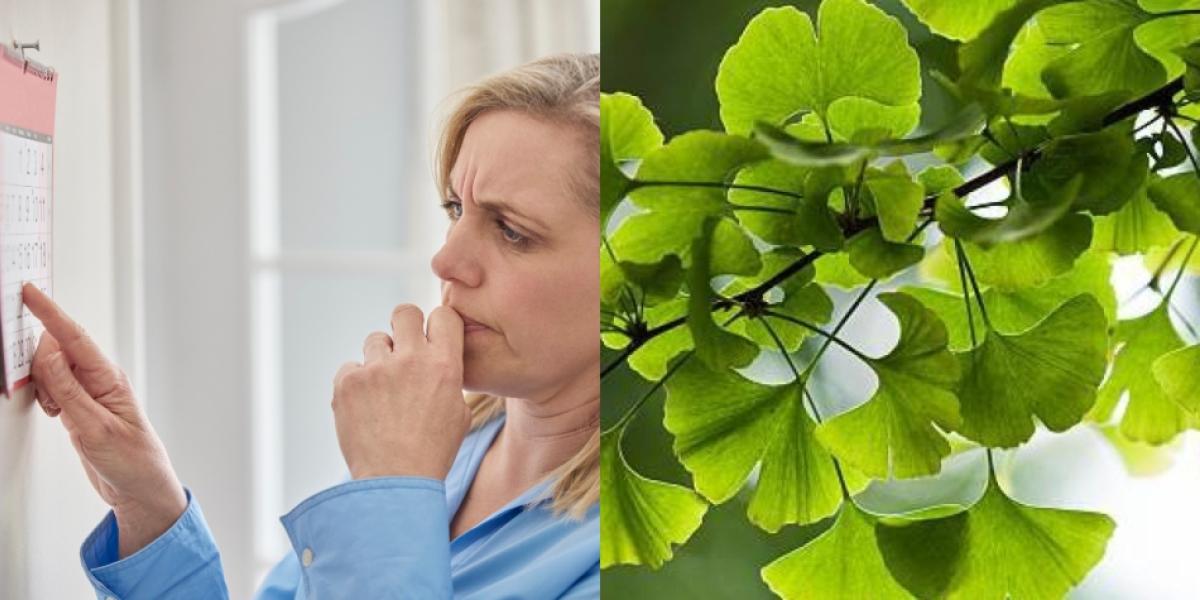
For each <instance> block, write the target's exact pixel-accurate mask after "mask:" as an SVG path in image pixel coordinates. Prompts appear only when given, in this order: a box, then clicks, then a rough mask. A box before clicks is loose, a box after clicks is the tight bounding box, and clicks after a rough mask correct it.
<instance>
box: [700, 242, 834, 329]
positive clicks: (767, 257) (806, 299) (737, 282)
mask: <svg viewBox="0 0 1200 600" xmlns="http://www.w3.org/2000/svg"><path fill="white" fill-rule="evenodd" d="M804 255H805V254H804V252H802V251H801V250H798V249H795V248H774V249H772V250H771V251H770V252H767V253H766V254H764V255H763V268H762V270H761V271H759V273H758V274H757V275H754V276H750V277H738V278H735V279H734V280H733V281H731V282H730V283H729V284H728V285H726V286H725V287H724V288H722V289H721V295H722V296H725V297H726V298H731V297H733V296H736V295H738V294H740V293H742V292H745V291H747V290H750V289H753V288H755V287H758V285H759V284H761V283H764V282H766V281H767V280H768V279H770V278H772V277H774V276H775V275H777V274H779V273H780V272H781V271H783V270H784V269H786V268H788V267H790V266H791V265H792V264H793V263H795V262H796V261H798V260H800V259H801V258H803V257H804ZM813 274H814V268H813V266H812V265H808V266H807V267H805V268H804V269H802V270H801V271H799V272H798V273H795V274H793V275H792V276H791V277H789V278H788V279H787V280H786V281H785V282H784V283H783V284H781V285H779V286H776V287H775V288H773V289H772V290H769V291H768V294H767V295H766V297H765V298H764V301H765V302H766V308H767V309H769V310H771V311H772V312H776V313H782V314H785V315H787V316H789V317H792V318H795V319H799V320H801V321H804V322H806V323H809V324H813V325H820V324H824V323H827V322H828V321H829V319H830V317H831V316H832V314H833V301H832V300H830V299H829V295H828V294H826V293H825V290H823V289H822V288H821V286H820V285H818V284H816V283H812V278H813ZM774 292H779V293H780V294H782V296H783V300H782V301H780V300H778V299H776V300H772V297H773V293H774ZM776 297H777V296H776ZM726 329H728V330H729V331H732V332H733V333H736V334H738V335H740V336H742V337H746V338H749V339H752V340H754V341H755V342H757V343H758V345H759V346H761V347H764V348H775V347H776V344H775V340H774V339H773V338H772V337H771V334H770V333H769V332H768V331H767V330H766V328H765V327H764V326H763V323H762V318H752V319H749V318H748V319H738V320H737V321H734V322H732V323H730V324H729V325H728V326H727V327H726ZM771 330H772V331H774V332H775V335H777V336H779V339H780V341H781V342H782V343H783V346H784V348H786V349H787V351H788V352H795V351H797V350H799V349H800V346H801V345H802V344H803V343H804V340H805V339H807V338H808V336H809V335H810V334H811V332H810V331H809V330H808V329H805V328H804V327H803V326H800V325H796V324H794V323H792V322H790V321H786V320H783V319H774V320H773V322H772V324H771Z"/></svg>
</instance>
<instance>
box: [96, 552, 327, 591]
mask: <svg viewBox="0 0 1200 600" xmlns="http://www.w3.org/2000/svg"><path fill="white" fill-rule="evenodd" d="M312 558H313V557H312V548H305V549H304V552H301V553H300V562H301V563H302V564H303V565H304V566H306V567H307V566H309V565H311V564H312ZM110 600H111V599H110Z"/></svg>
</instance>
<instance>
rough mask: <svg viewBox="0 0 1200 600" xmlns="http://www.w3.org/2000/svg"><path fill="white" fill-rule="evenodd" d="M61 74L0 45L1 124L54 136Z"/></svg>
mask: <svg viewBox="0 0 1200 600" xmlns="http://www.w3.org/2000/svg"><path fill="white" fill-rule="evenodd" d="M57 87H58V74H57V73H55V72H54V71H52V70H50V69H47V68H46V67H43V66H41V65H38V64H37V63H34V62H33V61H30V62H28V63H27V62H25V61H24V60H23V59H22V58H21V53H20V52H18V51H16V50H14V49H12V48H10V47H8V46H2V45H0V90H2V91H3V93H0V123H5V124H8V125H12V126H14V127H20V128H22V129H28V130H31V131H34V132H37V133H41V134H45V135H49V136H53V135H54V95H55V92H56V89H57Z"/></svg>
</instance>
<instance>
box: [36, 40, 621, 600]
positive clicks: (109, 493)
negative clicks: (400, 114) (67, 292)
mask: <svg viewBox="0 0 1200 600" xmlns="http://www.w3.org/2000/svg"><path fill="white" fill-rule="evenodd" d="M599 76H600V59H599V56H597V55H561V56H555V57H551V58H548V59H544V60H541V61H538V62H534V63H531V64H529V65H526V66H524V67H521V68H518V69H516V70H514V71H511V72H508V73H505V74H502V75H499V76H497V77H494V78H491V79H488V80H485V81H484V82H482V83H481V84H479V85H478V86H475V87H474V88H472V89H471V90H469V93H468V94H467V96H466V97H465V98H464V99H463V100H462V102H461V104H460V105H459V107H458V108H457V109H456V110H455V111H454V112H453V114H452V115H451V117H450V118H449V120H448V123H447V126H446V127H445V130H444V132H443V136H442V141H441V144H440V145H439V160H438V163H439V165H438V166H439V168H438V183H439V184H440V187H441V189H443V190H445V192H444V196H445V197H444V198H442V203H443V206H444V207H445V209H446V211H447V215H448V217H449V221H450V223H449V224H448V232H447V235H446V242H445V245H444V246H443V247H442V248H441V250H440V251H439V252H438V253H437V255H436V256H435V257H434V259H433V261H432V265H431V266H432V269H433V271H434V273H435V274H436V275H437V277H438V278H440V279H441V281H442V306H439V307H437V308H435V309H434V310H433V311H432V312H431V313H430V315H429V320H428V321H429V322H428V326H427V327H426V326H425V323H424V321H425V318H424V315H423V314H422V312H421V310H420V309H419V308H417V307H415V306H413V305H410V304H404V305H400V306H398V307H397V308H396V309H395V310H394V311H393V313H392V315H391V328H390V331H388V332H375V333H372V334H371V335H369V336H367V338H366V340H365V342H364V344H363V361H362V362H361V363H359V362H350V363H347V364H345V365H343V366H342V368H341V369H340V370H339V371H338V372H337V374H336V376H335V377H334V385H333V401H332V407H333V413H334V415H333V416H334V421H335V425H336V429H337V435H338V442H339V445H340V447H341V451H342V454H343V456H344V458H345V460H346V464H347V466H348V467H349V471H350V477H351V479H350V480H349V481H347V482H344V483H341V484H339V485H335V486H333V487H331V488H329V489H327V490H325V491H322V492H320V493H318V494H316V495H314V496H312V497H310V498H308V499H306V500H305V501H303V502H301V503H300V504H299V505H298V506H296V507H295V508H294V509H293V510H292V511H291V512H289V513H288V514H287V515H284V516H283V517H282V518H281V519H280V520H281V522H282V523H283V525H284V527H285V529H286V530H287V533H288V536H289V538H290V540H291V543H292V546H293V552H292V553H290V554H289V555H288V556H287V557H286V558H285V559H284V560H283V561H282V562H280V563H279V564H278V565H277V566H276V567H275V568H274V569H272V571H271V572H270V574H269V575H268V576H267V579H266V581H265V582H264V584H263V586H262V587H261V589H260V590H259V592H258V596H257V597H258V598H261V599H279V598H309V599H315V598H431V599H433V598H449V597H451V596H453V597H464V598H466V597H471V598H475V597H478V598H557V597H567V598H595V597H599V591H600V567H599V543H600V533H599V525H598V520H599V487H600V482H599V430H598V422H599V399H600V383H599V381H600V378H599V371H600V366H599V361H600V355H599V353H600V349H599V344H598V343H597V339H598V330H597V323H598V322H599V304H598V301H597V298H598V297H599V262H598V260H597V249H598V248H599V244H600V240H599V234H600V232H599V166H598V165H599V160H598V148H599V123H600V120H599V116H600V111H599ZM23 296H24V300H25V303H26V305H27V306H28V307H29V309H30V311H32V312H33V314H34V315H36V316H37V317H38V318H39V319H41V320H42V322H43V323H44V324H45V326H46V334H45V335H43V337H42V339H41V341H40V343H39V345H38V348H37V351H36V354H35V356H34V361H33V379H34V382H35V384H36V390H37V391H36V394H37V398H38V401H39V402H40V403H41V405H42V408H43V410H45V411H46V412H47V414H49V415H50V416H52V417H53V416H58V415H61V416H62V422H63V425H64V426H65V427H66V428H67V430H68V431H69V432H70V438H71V441H72V442H73V444H74V445H75V449H76V451H77V452H78V454H79V456H80V458H81V460H82V462H83V465H84V469H85V470H86V472H87V475H88V477H89V478H90V479H91V482H92V485H93V486H94V487H95V488H96V491H97V492H98V493H99V494H100V496H101V498H103V499H104V501H105V502H107V503H108V504H109V505H110V506H111V507H112V511H111V512H110V513H109V514H108V516H107V517H106V518H105V519H104V520H103V521H102V522H101V524H100V525H99V526H98V527H97V528H96V530H95V531H93V532H92V534H91V535H90V536H89V537H88V538H87V540H86V541H85V542H84V544H83V547H82V548H81V560H82V562H83V565H84V567H85V569H86V570H87V575H88V577H89V578H90V579H91V582H92V584H93V586H94V587H95V588H96V592H97V594H98V595H99V597H100V598H106V597H111V598H114V599H121V600H131V599H135V598H221V597H227V596H228V592H227V590H226V586H225V583H224V579H223V574H222V570H221V563H220V558H219V554H218V551H217V548H216V545H215V543H214V542H213V539H212V537H211V535H210V533H209V531H208V527H207V525H206V524H205V522H204V517H203V514H202V513H201V511H200V505H199V502H198V500H197V499H196V498H194V497H192V495H191V493H190V491H189V490H188V489H186V488H185V487H183V486H182V485H181V484H180V482H179V480H178V479H177V478H176V475H175V472H174V470H173V468H172V466H171V463H170V460H169V459H168V457H167V454H166V451H165V449H164V448H163V445H162V443H161V442H160V441H159V439H158V437H157V435H156V434H155V433H154V430H153V428H152V427H151V425H150V423H149V422H148V421H147V419H146V417H145V415H144V414H143V412H142V410H141V407H140V406H139V404H138V403H137V401H136V400H135V398H134V394H133V392H132V390H131V389H130V386H129V382H128V380H127V379H126V377H125V375H124V374H123V373H122V372H121V370H120V369H119V368H118V367H117V366H116V365H114V364H112V363H111V362H109V361H108V360H107V359H106V358H105V357H104V355H103V354H102V353H101V352H100V350H99V349H98V348H97V346H96V345H95V343H93V342H92V341H91V340H89V339H88V337H87V335H86V334H85V333H84V331H83V329H82V328H81V327H80V326H79V325H77V324H75V323H74V322H73V321H72V320H71V319H70V318H69V317H68V316H67V315H66V314H65V313H64V312H63V311H62V310H61V309H60V308H59V307H58V306H57V305H56V304H55V303H54V302H53V301H52V300H51V299H50V298H48V297H47V296H45V295H43V294H42V293H41V292H40V291H39V290H38V289H37V288H36V287H33V286H32V285H27V286H26V287H25V289H24V290H23ZM426 329H427V331H426ZM464 390H467V391H470V392H473V393H471V394H468V395H467V396H466V397H465V398H464V394H463V391H464Z"/></svg>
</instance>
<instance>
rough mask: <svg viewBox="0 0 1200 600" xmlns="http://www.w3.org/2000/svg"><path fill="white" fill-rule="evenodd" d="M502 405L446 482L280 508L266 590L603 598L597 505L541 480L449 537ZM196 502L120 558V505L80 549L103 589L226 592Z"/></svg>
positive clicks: (291, 594) (341, 491)
mask: <svg viewBox="0 0 1200 600" xmlns="http://www.w3.org/2000/svg"><path fill="white" fill-rule="evenodd" d="M503 422H504V417H503V416H501V417H499V418H497V419H495V420H493V421H491V422H490V423H487V424H485V425H484V426H482V427H480V428H479V429H476V430H475V431H473V432H471V433H470V434H468V435H467V437H466V439H465V440H464V441H463V444H462V446H461V447H460V448H459V451H458V455H457V457H456V458H455V460H454V465H453V467H452V468H451V469H450V472H449V474H448V475H447V476H446V480H445V482H443V481H440V480H437V479H429V478H425V477H379V478H373V479H363V480H358V481H349V482H346V483H342V484H339V485H336V486H334V487H331V488H329V489H327V490H325V491H322V492H319V493H317V494H316V495H314V496H312V497H310V498H308V499H306V500H304V501H303V502H301V503H300V504H299V505H297V506H296V508H294V509H292V511H291V512H289V513H288V514H286V515H284V516H283V517H281V518H280V521H281V522H282V523H283V526H284V528H285V529H286V530H287V534H288V537H289V538H290V540H291V544H292V552H290V553H289V554H288V555H287V556H286V557H284V559H283V560H282V561H280V563H279V564H277V565H276V566H275V567H274V568H273V569H272V570H271V572H270V573H269V574H268V575H267V578H266V580H265V581H264V582H263V585H262V587H261V588H260V589H259V591H258V594H257V595H256V596H255V597H256V598H257V599H258V600H283V599H289V600H300V599H307V600H319V599H334V598H420V599H423V600H424V599H428V600H436V599H441V598H451V597H454V598H489V599H493V598H531V599H533V598H570V599H581V598H599V597H600V525H599V519H600V506H599V504H598V503H597V504H594V505H593V506H592V507H591V508H590V509H589V510H588V512H587V514H586V515H585V517H584V519H583V520H582V521H577V520H573V519H569V518H567V517H562V516H559V517H556V516H554V514H553V513H552V512H551V509H550V499H549V498H548V497H543V494H542V492H543V491H545V488H546V487H547V486H549V485H550V482H549V481H544V482H542V483H540V484H538V485H535V486H533V487H532V488H530V489H529V490H527V491H526V492H525V493H523V494H521V495H520V496H519V497H517V498H516V499H514V500H512V501H511V502H509V503H508V504H506V505H505V506H504V507H503V508H501V509H500V510H498V511H496V512H495V513H493V514H492V515H491V516H489V517H488V518H487V519H485V520H483V521H482V522H480V523H479V524H477V525H475V526H474V527H472V528H471V529H470V530H469V531H467V532H465V533H463V534H462V535H460V536H458V537H457V538H455V539H454V540H453V541H451V540H450V539H449V538H450V533H449V531H450V528H449V523H450V516H451V515H453V514H455V513H456V512H458V507H459V505H461V504H462V500H463V497H464V496H465V495H466V493H467V489H468V488H469V487H470V483H471V481H472V480H473V479H474V478H475V472H476V471H477V470H478V468H479V463H480V462H481V461H482V460H483V455H484V452H485V451H486V450H487V449H488V447H489V446H490V445H491V443H492V440H493V439H494V438H495V436H496V433H497V432H498V431H499V430H500V427H501V425H502V424H503ZM187 498H188V506H187V510H185V511H184V513H183V515H182V516H180V517H179V520H178V521H176V522H175V524H174V525H172V526H171V528H170V529H168V530H167V531H166V532H165V533H163V534H162V535H161V536H159V537H158V538H157V539H155V540H154V541H153V542H151V543H150V544H149V545H147V546H146V547H144V548H142V549H141V550H138V551H137V552H135V553H134V554H132V555H130V556H128V557H126V558H124V559H122V560H117V533H118V532H117V526H116V521H115V518H114V516H113V513H112V512H111V511H110V512H109V513H108V516H106V517H105V518H104V520H103V521H102V522H101V523H100V525H99V526H97V527H96V529H95V530H94V531H93V532H92V533H91V535H89V536H88V538H87V540H86V541H84V543H83V547H82V548H81V549H80V559H81V561H82V562H83V566H84V569H85V570H86V571H87V575H88V577H89V578H90V579H91V582H92V585H93V586H94V587H95V589H96V595H97V597H98V598H101V599H107V598H113V599H115V600H137V599H141V598H147V599H150V598H153V599H166V598H203V599H208V598H228V596H229V592H228V590H227V589H226V586H225V580H224V574H223V572H222V570H221V559H220V555H219V554H218V551H217V547H216V544H215V542H214V541H213V538H212V534H211V533H210V532H209V529H208V525H207V524H206V523H205V521H204V515H203V513H202V512H201V511H200V504H199V503H198V502H197V501H196V499H195V498H193V497H192V494H191V492H190V491H188V492H187Z"/></svg>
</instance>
